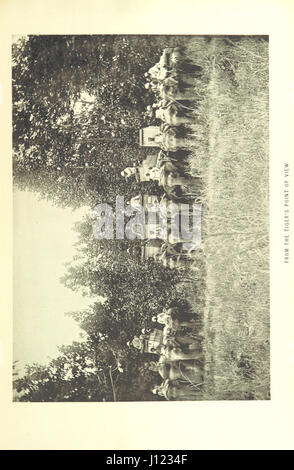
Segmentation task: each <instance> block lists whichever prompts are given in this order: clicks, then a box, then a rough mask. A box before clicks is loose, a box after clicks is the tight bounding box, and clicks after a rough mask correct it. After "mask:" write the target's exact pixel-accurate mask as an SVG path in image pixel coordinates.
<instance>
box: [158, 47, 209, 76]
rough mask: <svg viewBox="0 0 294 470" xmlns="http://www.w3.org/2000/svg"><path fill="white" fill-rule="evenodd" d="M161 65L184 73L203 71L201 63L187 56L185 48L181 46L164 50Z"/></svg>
mask: <svg viewBox="0 0 294 470" xmlns="http://www.w3.org/2000/svg"><path fill="white" fill-rule="evenodd" d="M159 63H160V65H161V66H162V67H165V69H168V70H177V71H179V72H182V73H198V74H199V73H201V72H202V67H201V66H200V65H196V64H193V62H192V61H191V60H190V59H189V58H187V56H186V54H185V53H184V50H183V49H182V48H180V47H167V48H165V49H164V50H163V53H162V55H161V58H160V61H159Z"/></svg>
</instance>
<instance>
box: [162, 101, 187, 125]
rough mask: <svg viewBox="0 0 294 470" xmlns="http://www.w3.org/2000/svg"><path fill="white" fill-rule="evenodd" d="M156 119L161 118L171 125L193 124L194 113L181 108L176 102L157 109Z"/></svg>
mask: <svg viewBox="0 0 294 470" xmlns="http://www.w3.org/2000/svg"><path fill="white" fill-rule="evenodd" d="M155 117H156V119H161V120H162V121H163V122H166V123H167V124H169V125H170V126H180V125H182V124H192V123H193V119H194V118H193V115H192V114H191V113H189V112H187V110H184V109H181V108H180V107H179V106H178V105H177V104H176V103H170V104H169V105H168V106H166V107H164V108H160V109H157V110H156V111H155Z"/></svg>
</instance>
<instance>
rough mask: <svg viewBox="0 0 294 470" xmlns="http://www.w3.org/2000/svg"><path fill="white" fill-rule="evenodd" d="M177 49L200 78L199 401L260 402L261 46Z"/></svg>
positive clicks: (263, 388) (266, 394)
mask: <svg viewBox="0 0 294 470" xmlns="http://www.w3.org/2000/svg"><path fill="white" fill-rule="evenodd" d="M204 42H205V47H204ZM186 48H187V52H188V54H189V57H191V58H192V59H193V60H194V62H195V63H198V64H200V65H202V66H203V68H204V71H205V77H204V80H203V81H200V80H199V82H198V83H197V85H196V88H195V89H196V93H197V95H198V94H199V97H201V98H202V100H201V101H200V102H199V104H198V106H197V107H196V111H195V114H196V121H197V123H196V124H195V126H194V129H193V134H194V136H193V137H194V139H195V143H193V147H192V148H191V150H192V155H191V158H190V168H191V173H192V174H194V175H198V174H201V175H202V177H203V179H204V187H205V195H204V201H203V202H204V205H203V221H202V227H203V232H202V236H203V253H204V257H205V261H206V296H205V308H204V318H203V332H204V346H203V347H204V355H205V361H204V364H205V365H204V368H205V381H204V384H205V385H204V390H203V393H202V395H201V397H199V398H202V399H205V400H209V399H211V400H230V399H231V400H242V399H245V400H250V399H258V400H264V399H269V398H270V363H269V361H270V344H269V339H270V322H269V320H270V312H269V225H268V224H269V180H268V171H269V156H268V152H269V149H268V138H269V136H268V126H269V109H268V108H269V100H268V42H267V41H266V40H265V39H264V38H256V37H243V38H241V39H240V38H239V39H238V40H237V39H234V38H223V37H216V38H211V39H210V40H208V39H203V38H197V37H195V38H191V39H190V40H189V41H188V43H187V46H186ZM192 269H193V268H192ZM195 303H196V305H195V309H197V301H196V300H195Z"/></svg>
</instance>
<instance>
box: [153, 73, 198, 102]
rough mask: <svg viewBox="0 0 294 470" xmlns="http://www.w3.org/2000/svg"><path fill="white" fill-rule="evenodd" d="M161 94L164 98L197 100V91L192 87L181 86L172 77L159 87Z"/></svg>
mask: <svg viewBox="0 0 294 470" xmlns="http://www.w3.org/2000/svg"><path fill="white" fill-rule="evenodd" d="M158 90H159V96H160V97H161V98H162V99H164V100H195V91H194V89H193V88H192V87H183V88H182V89H181V88H180V86H179V83H178V82H177V81H176V80H175V79H172V78H166V79H165V80H163V81H162V83H161V84H160V85H159V87H158Z"/></svg>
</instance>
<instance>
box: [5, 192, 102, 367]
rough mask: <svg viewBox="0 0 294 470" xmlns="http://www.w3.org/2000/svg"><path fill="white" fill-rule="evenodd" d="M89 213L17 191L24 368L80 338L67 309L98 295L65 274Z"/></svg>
mask: <svg viewBox="0 0 294 470" xmlns="http://www.w3.org/2000/svg"><path fill="white" fill-rule="evenodd" d="M85 212H86V208H83V209H79V210H76V211H71V209H62V208H56V207H54V206H52V205H51V204H50V203H48V202H47V201H43V200H41V201H39V200H38V197H37V195H36V194H35V193H31V192H24V191H19V190H14V299H13V301H14V309H13V310H14V313H13V333H14V341H13V359H14V360H18V361H19V363H18V368H19V371H20V372H21V371H23V367H24V364H26V363H33V362H38V363H42V364H44V363H46V362H48V361H49V358H53V357H56V356H57V355H58V350H57V345H62V344H70V343H71V342H72V341H73V340H80V333H81V330H80V328H79V327H78V325H77V323H76V322H75V321H74V320H73V319H72V318H71V317H68V316H65V315H64V313H65V312H70V311H77V310H81V309H84V308H87V306H88V305H89V304H90V303H91V301H92V300H93V299H91V298H89V297H82V295H80V294H78V293H76V292H73V291H71V290H70V289H68V288H66V287H64V286H63V285H62V284H61V283H60V281H59V279H60V277H61V276H63V274H64V273H65V269H66V268H65V266H64V263H66V262H69V261H71V258H72V256H73V255H74V254H75V248H74V246H73V244H74V243H75V242H76V241H77V234H76V232H75V231H74V230H73V229H72V226H73V224H74V222H76V221H78V220H81V218H82V215H83V214H84V213H85Z"/></svg>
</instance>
